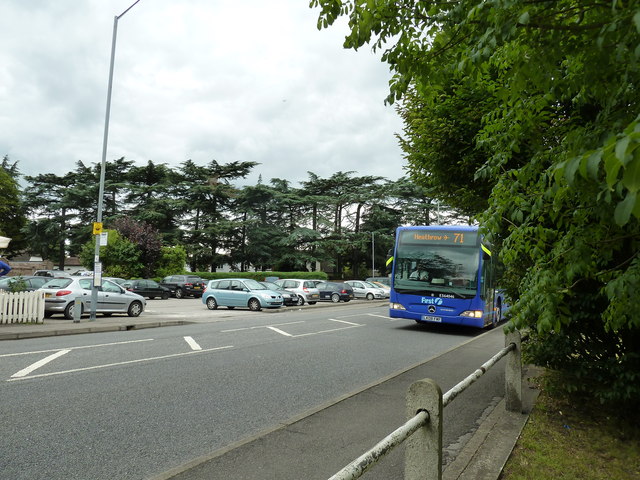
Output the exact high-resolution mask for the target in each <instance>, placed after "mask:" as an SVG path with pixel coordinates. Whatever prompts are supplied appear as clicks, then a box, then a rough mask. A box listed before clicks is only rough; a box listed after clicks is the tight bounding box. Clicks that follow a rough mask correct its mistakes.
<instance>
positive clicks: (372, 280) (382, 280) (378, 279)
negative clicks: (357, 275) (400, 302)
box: [365, 277, 391, 287]
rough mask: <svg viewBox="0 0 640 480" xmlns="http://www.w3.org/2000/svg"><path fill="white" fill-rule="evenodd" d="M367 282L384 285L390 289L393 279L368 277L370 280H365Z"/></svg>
mask: <svg viewBox="0 0 640 480" xmlns="http://www.w3.org/2000/svg"><path fill="white" fill-rule="evenodd" d="M365 281H366V282H371V283H376V282H380V283H384V284H385V285H387V286H388V287H391V278H390V277H368V278H366V279H365Z"/></svg>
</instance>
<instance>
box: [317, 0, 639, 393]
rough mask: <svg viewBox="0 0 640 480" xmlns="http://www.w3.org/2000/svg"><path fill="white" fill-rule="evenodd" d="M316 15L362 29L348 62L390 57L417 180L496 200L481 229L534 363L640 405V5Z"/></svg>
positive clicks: (409, 0) (387, 9)
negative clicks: (360, 54)
mask: <svg viewBox="0 0 640 480" xmlns="http://www.w3.org/2000/svg"><path fill="white" fill-rule="evenodd" d="M310 4H311V6H312V7H319V9H320V13H319V22H318V24H319V27H326V26H328V25H331V24H332V23H333V22H335V21H336V19H337V18H338V17H340V16H347V17H348V19H349V26H350V27H351V31H350V33H349V35H348V36H347V38H346V39H345V46H346V47H351V48H359V47H361V46H362V45H364V44H366V43H371V44H372V45H373V48H374V49H382V50H383V55H382V59H383V60H384V61H386V62H387V63H388V64H389V65H390V67H391V69H392V71H393V73H394V75H393V78H392V80H391V85H390V93H389V96H388V98H387V100H388V101H389V102H394V101H396V100H398V99H400V98H403V96H406V100H405V108H404V110H403V113H404V116H405V124H406V129H405V140H404V143H403V148H404V149H405V152H407V155H408V160H409V162H410V170H411V172H412V177H413V178H415V179H416V180H418V181H419V182H420V183H421V184H422V185H423V186H426V187H430V188H431V189H432V191H433V192H434V193H435V194H436V196H440V197H442V198H446V193H445V192H444V190H445V189H446V188H447V187H448V186H451V187H452V190H453V191H456V188H458V187H459V184H458V183H456V181H455V178H453V175H452V172H454V171H455V170H456V169H458V170H459V171H460V172H461V177H462V178H463V179H465V180H467V181H468V180H469V179H470V177H471V174H472V173H473V179H474V181H478V180H479V181H480V182H481V183H480V185H481V186H490V187H492V190H491V196H490V198H489V201H488V208H487V209H486V211H485V212H484V213H483V214H482V215H480V216H479V217H478V218H479V219H480V221H481V223H482V224H483V226H484V228H485V230H486V231H487V233H488V234H490V235H492V236H493V239H494V241H495V243H496V244H497V246H498V247H499V248H500V251H501V257H502V259H503V261H504V264H505V276H504V279H503V283H504V286H505V288H506V289H507V291H508V293H509V294H510V296H511V299H512V304H513V307H512V309H511V310H512V311H511V313H512V315H513V318H512V323H511V327H512V328H514V327H519V328H526V327H528V326H532V327H534V329H535V332H536V341H535V342H533V343H532V345H533V346H532V348H531V353H532V354H534V358H535V359H537V360H538V361H540V362H542V363H544V364H546V365H549V366H551V367H553V368H559V369H562V370H563V371H564V372H565V373H567V374H569V375H568V376H567V378H569V377H570V376H573V377H575V378H576V381H575V382H572V383H571V384H572V385H573V386H574V387H575V388H582V389H585V390H587V391H591V392H592V393H593V395H594V396H596V397H597V398H599V399H600V400H602V401H623V402H632V401H636V402H637V401H638V400H640V382H637V378H636V377H635V373H634V372H637V371H638V360H637V357H636V356H635V354H634V353H633V352H637V351H638V339H637V332H638V330H639V329H640V311H639V310H638V309H637V298H638V296H637V295H638V294H637V292H638V291H639V290H638V286H639V285H640V269H639V262H640V260H639V258H638V255H639V252H640V224H639V218H640V195H639V194H638V191H639V190H640V149H638V146H639V145H640V143H639V142H640V125H639V123H638V122H639V121H640V117H638V112H639V111H640V108H639V107H640V105H639V103H640V97H639V92H638V84H640V70H639V66H640V63H639V62H638V60H639V59H640V47H639V45H640V2H638V1H637V0H632V1H625V2H622V1H620V0H614V1H612V2H581V1H578V0H559V1H555V2H551V1H540V2H517V1H511V0H493V1H488V2H480V1H477V0H459V1H456V2H435V1H426V2H425V1H414V0H405V1H402V2H386V1H385V2H362V1H359V0H355V1H353V0H344V1H340V0H312V1H311V2H310ZM456 110H457V111H458V116H456V112H455V111H456ZM474 119H475V121H473V120H474ZM461 133H462V135H460V134H461ZM465 133H466V134H467V135H469V136H472V138H461V136H462V137H463V136H464V134H465ZM456 140H458V141H456ZM441 157H442V158H446V159H448V162H449V163H450V166H451V168H450V169H447V168H444V169H443V168H442V163H441V162H440V160H439V159H440V158H441ZM445 167H446V164H445ZM474 189H475V187H474ZM480 191H481V190H480ZM461 193H462V192H461ZM460 199H461V200H462V201H464V202H465V203H467V204H469V205H473V203H472V202H466V201H465V200H464V195H460ZM449 201H450V202H453V201H454V200H451V199H450V200H449ZM634 369H635V370H634ZM607 375H608V376H609V377H607ZM629 382H631V383H629Z"/></svg>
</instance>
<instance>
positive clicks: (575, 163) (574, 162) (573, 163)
mask: <svg viewBox="0 0 640 480" xmlns="http://www.w3.org/2000/svg"><path fill="white" fill-rule="evenodd" d="M579 166H580V157H574V158H572V159H571V160H569V161H568V162H567V165H566V166H565V169H564V178H566V179H567V182H568V183H569V185H571V184H572V183H573V178H574V177H575V176H576V171H577V170H578V167H579Z"/></svg>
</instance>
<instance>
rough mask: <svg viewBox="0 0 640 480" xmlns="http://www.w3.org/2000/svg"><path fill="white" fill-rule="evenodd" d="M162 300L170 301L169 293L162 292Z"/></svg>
mask: <svg viewBox="0 0 640 480" xmlns="http://www.w3.org/2000/svg"><path fill="white" fill-rule="evenodd" d="M162 299H163V300H168V299H169V292H162Z"/></svg>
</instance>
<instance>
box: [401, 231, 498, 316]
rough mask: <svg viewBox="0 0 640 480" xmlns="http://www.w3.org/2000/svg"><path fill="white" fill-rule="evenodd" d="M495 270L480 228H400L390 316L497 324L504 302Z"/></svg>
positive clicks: (488, 247) (488, 246)
mask: <svg viewBox="0 0 640 480" xmlns="http://www.w3.org/2000/svg"><path fill="white" fill-rule="evenodd" d="M494 270H495V269H494V261H493V259H492V256H491V249H490V245H489V244H488V243H487V242H485V241H483V238H482V235H480V233H479V232H478V227H473V226H414V227H399V228H398V229H397V231H396V241H395V248H394V252H393V268H392V274H391V297H390V299H389V301H390V305H389V315H390V316H391V317H394V318H407V319H410V320H415V321H416V322H420V323H449V324H456V325H468V326H473V327H480V328H483V327H486V326H491V327H493V326H495V325H497V324H498V322H500V320H501V319H502V313H503V306H504V300H503V298H502V295H501V294H500V293H497V292H496V288H495V271H494Z"/></svg>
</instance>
